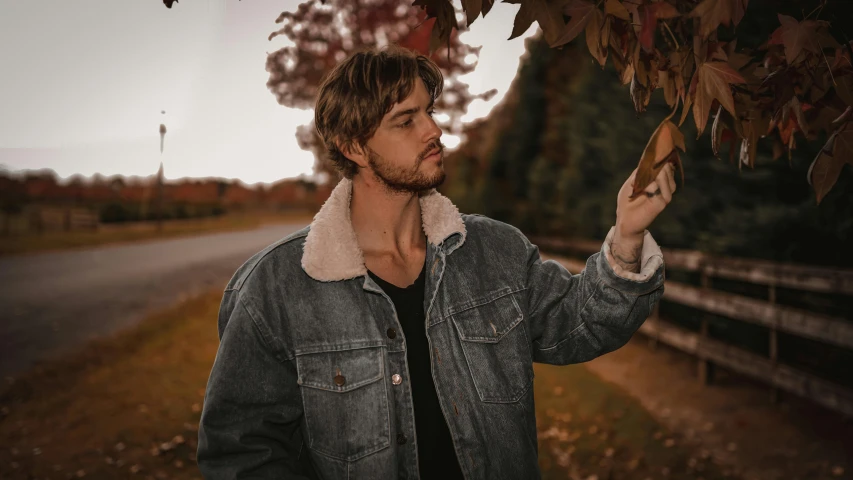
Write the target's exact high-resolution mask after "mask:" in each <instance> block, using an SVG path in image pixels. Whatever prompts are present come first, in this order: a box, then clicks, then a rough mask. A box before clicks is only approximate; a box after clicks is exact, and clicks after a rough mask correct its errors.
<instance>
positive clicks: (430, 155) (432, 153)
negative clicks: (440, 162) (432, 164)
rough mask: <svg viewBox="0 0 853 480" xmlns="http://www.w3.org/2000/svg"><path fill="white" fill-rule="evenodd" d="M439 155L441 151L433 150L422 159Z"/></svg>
mask: <svg viewBox="0 0 853 480" xmlns="http://www.w3.org/2000/svg"><path fill="white" fill-rule="evenodd" d="M439 154H441V149H438V148H436V149H435V150H433V151H431V152H430V153H429V154H427V156H426V157H424V158H429V157H432V156H436V155H439Z"/></svg>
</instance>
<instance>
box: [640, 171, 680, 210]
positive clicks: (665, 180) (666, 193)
mask: <svg viewBox="0 0 853 480" xmlns="http://www.w3.org/2000/svg"><path fill="white" fill-rule="evenodd" d="M674 175H675V167H673V165H672V164H666V165H664V167H663V168H662V169H661V170H660V172H658V176H657V178H656V179H655V181H654V182H652V183H650V184H649V185H648V186H647V187H646V188H645V190H644V191H645V192H646V196H648V197H649V198H650V199H654V198H655V197H658V198H660V199H661V200H663V201H664V203H669V202H670V201H672V194H673V193H674V192H675V177H674Z"/></svg>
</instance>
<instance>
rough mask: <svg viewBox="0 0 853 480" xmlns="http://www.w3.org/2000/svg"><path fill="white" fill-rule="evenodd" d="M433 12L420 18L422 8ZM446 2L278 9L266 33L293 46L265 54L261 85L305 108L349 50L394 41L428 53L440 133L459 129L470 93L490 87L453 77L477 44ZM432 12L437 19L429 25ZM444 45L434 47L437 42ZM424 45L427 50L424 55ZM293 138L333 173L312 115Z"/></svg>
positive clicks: (365, 0) (368, 0)
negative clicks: (465, 38)
mask: <svg viewBox="0 0 853 480" xmlns="http://www.w3.org/2000/svg"><path fill="white" fill-rule="evenodd" d="M414 3H415V4H418V3H423V2H420V1H417V2H414ZM428 12H429V13H430V14H432V15H433V18H431V19H427V18H426V17H427V13H428ZM459 15H461V13H460V12H457V11H456V10H455V9H454V8H453V7H452V6H451V5H450V4H449V3H447V4H440V5H439V6H438V7H437V10H436V9H430V8H428V9H426V10H424V9H419V8H417V7H416V6H413V5H412V2H411V1H410V0H326V1H325V2H323V3H321V2H319V1H316V0H312V1H308V2H305V3H302V4H300V5H299V7H298V8H297V9H296V11H295V12H283V13H282V14H281V15H279V17H278V19H276V23H281V24H282V27H281V28H280V29H279V30H278V31H276V32H273V33H272V34H271V35H270V40H271V39H273V38H275V37H276V36H279V35H284V36H286V37H287V38H288V39H290V40H291V41H293V43H294V45H293V46H288V47H284V48H281V49H279V50H277V51H275V52H273V53H271V54H270V55H269V56H268V57H267V63H266V69H267V71H268V72H269V73H270V77H269V80H268V81H267V87H269V89H270V91H271V92H272V93H273V94H274V95H275V97H276V100H277V101H278V102H279V103H280V104H282V105H284V106H287V107H295V108H312V107H313V106H314V100H315V98H316V95H317V88H318V87H319V85H320V82H321V80H322V78H323V76H324V75H325V74H326V73H327V72H328V71H329V70H331V69H332V68H333V67H334V66H335V65H336V64H337V63H338V62H340V61H341V60H343V59H344V58H346V56H347V55H348V54H349V53H350V52H353V51H356V50H359V49H362V48H369V47H375V46H379V47H381V46H384V45H387V44H389V43H397V44H399V45H401V46H404V47H407V48H410V49H412V50H415V51H417V52H420V53H422V54H425V55H430V57H431V58H432V60H434V61H435V62H436V63H437V64H438V66H439V67H440V68H441V70H442V73H443V74H444V75H445V79H446V82H445V86H444V94H443V95H442V96H441V97H440V98H439V100H438V102H437V103H436V109H437V110H438V111H439V112H441V113H443V114H444V115H443V116H442V115H440V116H438V117H437V119H438V120H439V123H440V126H441V127H442V128H443V129H444V130H445V131H447V132H450V133H456V132H459V131H460V130H461V127H462V122H461V116H462V115H464V113H465V112H466V109H467V107H468V104H470V103H471V101H472V100H474V99H476V98H482V99H486V100H487V99H489V98H491V96H493V95H494V94H495V91H494V90H492V91H489V92H485V93H483V94H479V95H473V94H471V93H470V92H469V90H468V85H467V84H465V83H463V82H461V81H459V80H458V77H459V76H460V75H464V74H466V73H469V72H471V71H472V70H473V69H474V68H475V66H476V59H477V56H478V54H479V50H480V49H479V47H476V48H475V47H472V46H470V45H467V44H465V43H463V42H461V41H460V40H459V35H458V34H459V32H460V28H458V25H457V16H459ZM435 17H437V18H440V19H441V22H442V23H441V25H436V24H435V23H436V20H435ZM440 45H444V47H446V48H442V49H441V50H440V51H437V50H438V47H439V46H440ZM430 52H433V53H432V54H430ZM297 140H298V142H299V145H300V146H301V147H302V148H303V149H306V150H309V151H312V152H313V153H314V154H315V158H316V159H317V161H316V163H315V170H317V171H318V172H326V173H328V174H331V175H333V176H336V172H335V171H334V167H332V166H331V165H330V164H328V162H327V160H326V154H325V150H324V148H323V145H322V142H320V139H319V138H318V137H317V133H316V129H315V128H314V125H313V122H312V123H311V124H309V125H306V126H303V127H301V128H299V129H298V131H297Z"/></svg>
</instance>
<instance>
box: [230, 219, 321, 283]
mask: <svg viewBox="0 0 853 480" xmlns="http://www.w3.org/2000/svg"><path fill="white" fill-rule="evenodd" d="M310 229H311V227H310V226H307V227H305V228H302V229H300V230H297V231H295V232H293V233H291V234H289V235H287V236H285V237H284V238H282V239H280V240H277V241H276V242H274V243H272V244H270V245H268V246H266V247H264V248H263V249H262V250H261V251H259V252H257V253H255V254H254V255H252V256H251V257H249V259H248V260H246V261H245V262H243V264H242V265H240V267H239V268H237V271H236V272H234V275H232V276H231V280H229V281H228V284H227V285H226V287H225V290H226V291H241V290H245V289H246V287H247V285H251V284H253V283H255V282H256V281H257V282H260V283H262V284H263V283H265V281H266V280H267V278H266V277H267V276H268V275H271V274H273V272H276V271H278V272H281V273H287V272H288V271H289V270H290V269H292V268H298V269H300V270H301V267H300V260H301V258H302V247H303V245H304V244H305V237H306V236H307V235H308V232H309V231H310Z"/></svg>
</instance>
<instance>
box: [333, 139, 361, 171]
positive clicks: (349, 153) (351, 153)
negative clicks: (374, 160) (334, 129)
mask: <svg viewBox="0 0 853 480" xmlns="http://www.w3.org/2000/svg"><path fill="white" fill-rule="evenodd" d="M335 143H336V144H337V145H338V150H340V151H341V153H343V154H344V156H345V157H347V158H348V159H350V160H352V161H353V162H355V164H356V165H358V166H359V167H361V168H365V167H367V164H368V162H367V155H365V151H364V150H365V149H364V148H362V147H360V146H358V145H357V144H356V142H355V141H352V142H349V143H348V144H346V145H344V144H343V143H341V142H335Z"/></svg>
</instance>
